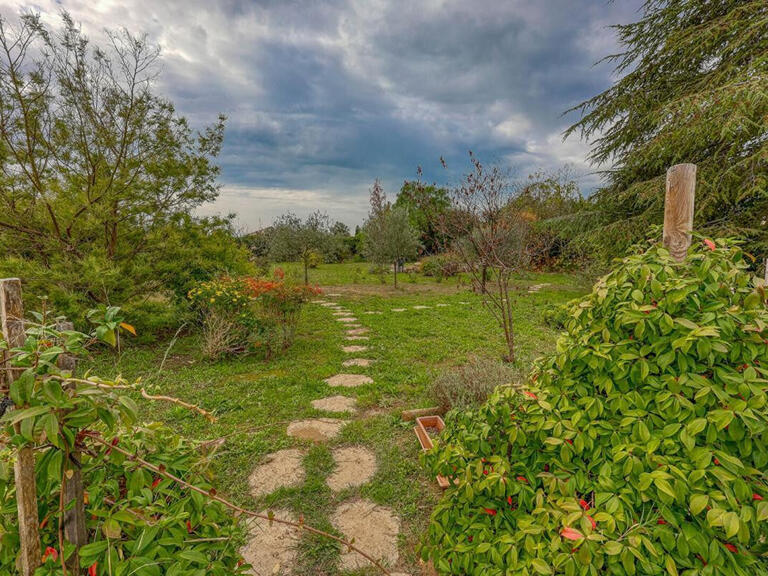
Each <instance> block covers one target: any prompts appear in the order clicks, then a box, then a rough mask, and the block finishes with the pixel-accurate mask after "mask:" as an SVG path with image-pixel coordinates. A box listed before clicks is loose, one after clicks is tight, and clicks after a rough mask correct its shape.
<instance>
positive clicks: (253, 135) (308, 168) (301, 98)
mask: <svg viewBox="0 0 768 576" xmlns="http://www.w3.org/2000/svg"><path fill="white" fill-rule="evenodd" d="M640 4H641V0H615V1H613V2H611V1H609V0H327V1H323V0H218V1H217V0H37V1H35V0H32V1H30V0H21V1H19V0H0V10H2V13H3V15H4V16H6V17H9V16H11V15H13V14H15V13H18V11H19V10H20V9H22V8H24V9H27V10H33V11H37V12H40V13H41V14H42V15H43V16H44V18H45V19H46V20H47V21H50V22H51V23H52V24H55V23H57V14H58V12H59V11H60V10H61V9H65V10H67V11H69V12H70V13H71V14H72V16H73V17H74V19H75V20H77V21H79V22H80V23H81V25H82V28H83V30H84V31H85V32H86V33H87V34H88V35H89V36H91V38H92V39H94V40H96V41H98V39H99V37H100V36H101V34H102V33H103V30H104V29H105V28H117V27H121V26H125V27H127V28H128V29H129V30H130V31H132V32H134V33H147V34H148V35H149V37H150V39H151V40H152V41H154V42H155V43H157V44H159V45H160V46H161V49H162V55H163V64H162V66H163V73H162V76H161V78H160V83H159V86H158V89H159V90H160V91H162V92H163V93H164V94H165V95H167V96H168V97H169V98H171V99H172V100H173V101H174V102H175V103H176V105H177V108H178V110H179V111H180V112H181V113H182V114H184V115H186V116H187V117H188V118H189V119H190V120H191V121H192V122H193V123H194V124H195V125H197V126H203V125H205V124H206V123H210V122H212V121H213V120H215V118H216V115H217V114H218V113H224V114H226V115H227V116H228V118H229V119H228V122H227V131H226V136H225V142H224V149H223V151H222V155H221V158H220V163H221V166H222V175H221V184H222V191H221V196H220V198H219V200H218V201H217V202H216V203H215V204H213V205H210V206H207V207H205V208H204V209H203V211H202V212H203V213H207V214H211V213H227V212H236V213H237V214H238V223H239V225H240V226H241V228H243V229H248V230H252V229H256V228H259V227H261V226H264V225H268V224H269V223H270V222H271V221H272V219H273V218H274V217H275V216H277V215H279V214H281V213H283V212H286V211H293V212H295V213H297V214H299V215H304V214H307V213H308V212H310V211H312V210H314V209H318V208H319V209H321V210H324V211H327V212H328V213H329V215H331V217H332V218H334V219H339V220H342V221H344V222H346V223H348V224H349V225H351V226H353V225H355V224H357V223H360V222H361V221H362V220H363V219H364V217H365V214H366V212H367V195H368V189H369V187H370V185H371V183H372V181H373V179H374V178H377V177H378V178H381V180H382V181H383V183H384V186H385V189H386V190H387V191H388V193H389V194H390V195H391V196H392V197H394V195H395V194H396V193H397V190H398V189H399V187H400V185H401V184H402V182H403V180H404V179H406V178H413V177H414V176H415V175H416V168H417V166H422V167H423V169H424V174H425V178H426V179H427V180H430V181H432V180H436V181H438V182H440V183H445V182H447V183H450V182H452V181H456V179H457V178H459V177H460V175H461V174H462V173H463V172H464V171H465V170H466V169H467V166H468V163H467V151H468V150H470V149H471V150H473V151H474V152H475V153H476V154H477V155H478V156H479V157H480V158H481V159H482V160H484V161H486V162H498V163H502V164H504V165H507V166H509V167H510V168H511V169H512V170H514V171H515V172H516V173H518V174H521V175H525V174H527V173H528V172H530V171H533V170H537V169H552V168H555V167H557V166H560V165H562V164H564V163H570V164H573V165H574V166H575V168H576V170H577V171H578V172H579V173H580V174H582V182H581V183H582V187H583V189H584V190H586V191H589V190H590V189H592V188H593V187H594V186H595V184H596V182H597V177H596V176H595V175H594V174H590V168H589V166H588V165H587V164H586V163H585V157H586V154H587V151H588V143H584V142H580V141H579V140H578V139H575V138H572V139H569V140H568V141H566V142H563V140H562V131H563V129H564V128H565V127H567V126H568V125H569V123H570V122H571V121H573V120H574V119H575V118H576V116H574V115H570V116H565V117H564V116H563V115H562V114H563V112H564V111H565V110H566V109H568V108H569V107H571V106H573V105H574V104H577V103H579V102H580V101H582V100H584V99H586V98H588V97H590V96H593V95H595V94H597V93H598V92H600V91H601V90H604V89H605V88H607V87H608V86H609V85H610V83H611V80H612V70H611V66H610V65H609V64H601V65H597V66H595V65H594V63H595V62H596V61H597V60H599V59H600V58H602V57H604V56H606V55H607V54H609V53H611V52H613V51H615V49H616V41H615V37H614V33H613V31H612V30H611V29H610V28H609V26H610V25H611V24H616V23H622V22H628V21H631V20H634V19H636V17H637V16H638V12H637V10H638V8H639V6H640ZM441 156H443V157H444V158H445V160H446V162H447V165H448V169H447V170H446V169H443V168H442V167H441V166H440V162H439V158H440V157H441Z"/></svg>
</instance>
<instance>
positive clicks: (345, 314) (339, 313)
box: [333, 310, 352, 316]
mask: <svg viewBox="0 0 768 576" xmlns="http://www.w3.org/2000/svg"><path fill="white" fill-rule="evenodd" d="M333 316H352V312H349V311H347V310H344V311H341V310H337V311H336V312H334V313H333Z"/></svg>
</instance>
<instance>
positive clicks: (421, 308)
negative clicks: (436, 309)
mask: <svg viewBox="0 0 768 576" xmlns="http://www.w3.org/2000/svg"><path fill="white" fill-rule="evenodd" d="M428 308H429V306H421V305H419V306H414V307H413V309H414V310H427V309H428Z"/></svg>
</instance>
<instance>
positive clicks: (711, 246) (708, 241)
mask: <svg viewBox="0 0 768 576" xmlns="http://www.w3.org/2000/svg"><path fill="white" fill-rule="evenodd" d="M704 244H706V245H707V248H709V249H710V250H714V249H715V243H714V242H712V240H710V239H709V238H704Z"/></svg>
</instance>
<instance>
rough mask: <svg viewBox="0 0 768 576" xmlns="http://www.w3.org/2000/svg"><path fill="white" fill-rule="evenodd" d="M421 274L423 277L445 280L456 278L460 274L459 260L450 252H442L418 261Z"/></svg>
mask: <svg viewBox="0 0 768 576" xmlns="http://www.w3.org/2000/svg"><path fill="white" fill-rule="evenodd" d="M419 263H420V265H421V273H422V274H423V275H424V276H433V277H436V278H445V277H451V276H456V275H457V274H458V273H459V272H461V260H460V259H459V258H458V257H457V256H456V254H453V253H452V252H443V253H441V254H436V255H434V256H427V257H426V258H422V259H421V260H420V261H419Z"/></svg>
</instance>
